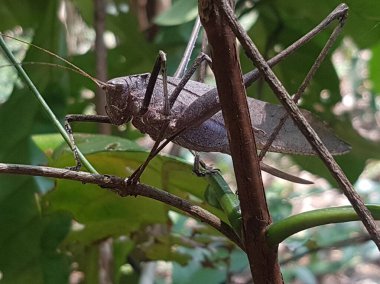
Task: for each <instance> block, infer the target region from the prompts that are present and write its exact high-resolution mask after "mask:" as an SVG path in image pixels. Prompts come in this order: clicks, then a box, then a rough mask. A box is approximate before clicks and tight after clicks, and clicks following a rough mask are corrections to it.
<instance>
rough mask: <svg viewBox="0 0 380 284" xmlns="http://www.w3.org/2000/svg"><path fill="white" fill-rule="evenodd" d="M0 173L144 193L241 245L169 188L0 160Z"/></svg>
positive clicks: (213, 219)
mask: <svg viewBox="0 0 380 284" xmlns="http://www.w3.org/2000/svg"><path fill="white" fill-rule="evenodd" d="M0 173H3V174H6V173H8V174H19V175H30V176H44V177H51V178H60V179H68V180H76V181H80V182H82V183H91V184H97V185H99V186H100V187H102V188H104V189H106V190H111V191H112V192H114V193H117V194H118V195H120V196H123V197H125V196H131V195H132V196H138V195H141V196H145V197H149V198H152V199H155V200H158V201H160V202H163V203H165V204H168V205H171V206H173V207H175V208H178V209H179V210H181V211H184V212H186V213H187V214H189V215H190V216H191V217H193V218H196V219H199V220H200V221H202V222H205V223H207V224H209V225H210V226H212V227H213V228H215V229H216V230H217V231H219V232H220V233H222V234H223V235H225V236H226V237H227V238H229V239H230V240H231V241H233V242H234V243H235V244H236V245H238V246H239V247H240V248H242V249H243V245H242V244H241V242H240V240H239V238H238V237H237V235H236V234H235V233H234V231H233V230H232V229H231V227H230V226H228V225H227V224H226V223H224V222H223V221H221V220H220V219H219V218H218V217H216V216H215V215H213V214H211V213H210V212H208V211H206V210H205V209H203V208H202V207H199V206H197V205H194V204H191V203H190V202H188V201H186V200H184V199H181V198H179V197H177V196H175V195H173V194H171V193H169V192H166V191H162V190H160V189H157V188H154V187H151V186H149V185H145V184H137V185H135V186H128V187H127V185H126V180H125V179H122V178H120V177H117V176H110V175H99V174H91V173H87V172H81V171H79V172H77V171H71V170H68V169H59V168H52V167H41V166H29V165H19V164H4V163H0Z"/></svg>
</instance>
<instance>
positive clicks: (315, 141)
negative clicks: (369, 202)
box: [218, 0, 380, 250]
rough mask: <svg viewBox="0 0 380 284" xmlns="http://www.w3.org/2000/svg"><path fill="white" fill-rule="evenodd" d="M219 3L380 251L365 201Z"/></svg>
mask: <svg viewBox="0 0 380 284" xmlns="http://www.w3.org/2000/svg"><path fill="white" fill-rule="evenodd" d="M218 2H219V4H220V11H221V12H222V13H223V14H224V15H225V17H226V19H227V20H228V23H229V25H230V26H231V28H232V29H233V30H234V33H235V35H236V36H237V38H238V39H239V42H240V43H241V44H242V46H243V48H244V50H245V52H246V54H247V55H248V56H249V58H250V59H251V60H252V61H253V63H254V64H255V66H256V67H257V68H258V69H259V70H260V72H261V73H262V75H263V76H264V77H265V80H266V81H267V83H268V85H269V86H270V87H271V89H272V90H273V92H274V93H275V94H276V96H277V97H278V99H279V100H280V102H281V103H282V104H283V106H284V107H285V109H286V110H287V111H288V113H289V114H290V116H291V117H292V119H293V120H294V122H295V124H296V125H297V126H298V128H299V129H300V131H301V132H302V133H303V134H304V136H305V137H306V139H307V140H308V141H309V143H310V144H311V145H312V147H313V149H314V150H315V151H316V152H317V153H318V155H319V156H320V157H321V159H322V161H323V162H324V164H325V165H326V167H327V168H328V169H329V171H330V173H331V175H332V176H333V177H334V178H335V180H336V181H337V182H338V184H339V186H340V188H341V189H342V191H343V193H344V194H345V195H346V197H347V199H348V200H349V201H350V203H351V204H352V207H353V208H354V209H355V211H356V212H357V214H358V215H359V216H360V219H361V220H362V222H363V224H364V226H365V227H366V229H367V231H368V233H369V234H370V236H371V238H372V240H373V241H374V242H375V244H376V246H377V247H378V249H379V250H380V234H379V232H378V230H377V226H376V223H375V220H374V219H373V217H372V215H371V213H370V212H369V210H368V209H367V208H366V207H365V205H364V202H363V201H362V200H361V198H360V196H359V194H357V192H356V191H355V189H354V188H353V186H352V185H351V183H350V181H349V180H348V178H347V177H346V176H345V174H344V173H343V171H342V169H341V168H340V166H339V165H338V164H337V162H336V161H335V160H334V158H333V156H332V155H331V153H330V152H329V151H328V149H327V148H326V146H325V145H324V144H323V142H322V141H321V139H320V138H319V137H318V135H317V133H316V132H315V131H314V130H313V128H312V127H311V126H310V124H309V123H308V121H307V120H306V119H305V117H304V116H303V114H302V113H301V111H300V110H299V108H298V106H297V105H296V104H295V103H294V102H293V101H292V99H291V98H290V96H289V94H288V92H287V91H286V89H285V88H284V86H283V85H282V84H281V82H280V81H279V80H278V78H277V77H276V75H275V74H274V73H273V71H272V69H271V68H270V67H269V65H268V63H267V62H266V61H265V60H264V58H263V57H262V56H261V54H260V52H259V51H258V49H257V47H256V46H255V44H254V43H253V42H252V40H251V39H250V38H249V36H248V35H247V33H246V32H245V31H244V29H243V28H242V27H241V26H240V24H239V23H238V21H237V20H236V17H235V15H234V13H233V10H232V9H231V8H230V7H229V6H228V3H227V2H226V0H218ZM336 10H342V11H346V12H347V11H348V7H347V5H345V4H341V5H339V6H338V7H337V8H336ZM345 18H346V14H344V15H343V16H342V19H341V20H342V21H344V19H345Z"/></svg>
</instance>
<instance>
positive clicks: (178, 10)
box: [154, 0, 198, 26]
mask: <svg viewBox="0 0 380 284" xmlns="http://www.w3.org/2000/svg"><path fill="white" fill-rule="evenodd" d="M197 15H198V5H197V1H196V0H178V1H177V2H175V3H174V4H173V5H172V6H171V7H170V8H169V10H167V11H165V12H164V13H162V14H161V15H159V16H157V17H156V18H155V20H154V23H156V24H157V25H162V26H175V25H180V24H183V23H187V22H190V21H191V20H194V19H195V18H196V16H197Z"/></svg>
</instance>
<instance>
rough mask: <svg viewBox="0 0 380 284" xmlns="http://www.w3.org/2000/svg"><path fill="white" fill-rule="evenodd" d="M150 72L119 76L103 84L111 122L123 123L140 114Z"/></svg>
mask: <svg viewBox="0 0 380 284" xmlns="http://www.w3.org/2000/svg"><path fill="white" fill-rule="evenodd" d="M148 79H149V73H145V74H138V75H131V76H125V77H119V78H114V79H111V80H109V81H108V82H107V83H106V84H104V85H102V89H103V90H104V92H105V93H106V112H107V115H108V116H109V118H110V119H111V122H112V123H113V124H115V125H121V124H124V123H126V122H128V121H130V120H131V119H132V118H133V116H136V115H138V114H139V111H140V108H141V103H142V100H143V96H144V91H145V89H146V85H147V82H148Z"/></svg>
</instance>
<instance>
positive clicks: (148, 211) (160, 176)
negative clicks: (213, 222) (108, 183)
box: [44, 135, 226, 244]
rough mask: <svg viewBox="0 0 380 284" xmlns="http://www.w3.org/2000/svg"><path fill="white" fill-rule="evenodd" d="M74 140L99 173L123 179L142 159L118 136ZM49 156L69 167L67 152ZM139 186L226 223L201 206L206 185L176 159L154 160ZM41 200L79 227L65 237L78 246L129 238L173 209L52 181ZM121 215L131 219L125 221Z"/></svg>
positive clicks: (135, 148)
mask: <svg viewBox="0 0 380 284" xmlns="http://www.w3.org/2000/svg"><path fill="white" fill-rule="evenodd" d="M76 141H77V145H78V147H79V148H80V149H81V150H82V151H83V153H84V154H85V155H86V156H87V157H88V159H89V160H90V162H91V163H92V164H93V165H94V166H95V168H96V169H97V170H98V171H99V172H100V173H104V174H111V175H117V176H121V177H128V176H129V175H130V174H131V173H132V172H133V171H134V170H135V169H136V168H137V167H138V166H139V165H141V164H142V162H143V161H144V160H145V158H146V157H147V152H145V151H142V150H141V148H140V147H138V146H137V145H136V144H135V143H133V142H130V141H128V140H126V139H122V138H119V137H111V136H102V135H77V136H76ZM53 157H54V159H55V160H54V161H52V162H51V166H55V167H65V166H69V165H73V157H72V153H71V152H70V151H69V150H68V149H67V148H66V146H63V147H61V148H58V149H57V150H56V152H55V153H54V155H53ZM141 182H142V183H147V184H149V185H152V186H154V187H157V188H161V189H164V190H167V191H169V192H171V193H173V194H175V195H177V196H180V197H182V198H185V199H190V200H191V201H192V202H193V203H195V204H198V205H201V206H202V207H204V208H206V209H207V210H210V211H211V212H213V213H214V214H217V215H218V216H219V217H221V218H222V219H224V220H226V217H225V215H224V214H223V213H222V212H221V211H220V210H218V209H216V208H213V207H212V206H210V205H207V204H204V203H203V202H202V199H203V194H204V191H205V189H206V186H207V183H206V182H205V180H204V179H200V178H198V177H196V176H195V175H194V174H192V171H191V165H189V164H188V163H186V162H184V161H182V160H181V159H178V158H172V157H165V156H158V157H156V158H155V159H153V160H152V161H151V163H150V164H149V167H148V168H147V169H146V171H145V172H144V174H143V175H142V177H141ZM44 200H45V201H46V202H47V204H49V206H48V209H49V211H56V210H66V211H69V212H70V213H71V214H72V215H73V217H74V218H75V220H77V221H78V222H79V223H81V224H83V225H85V228H84V229H83V230H79V231H76V232H73V234H72V235H71V238H72V240H74V239H75V240H76V241H80V242H83V243H84V244H86V243H90V242H93V241H96V240H99V239H102V238H105V237H110V236H119V235H123V234H124V235H125V234H129V233H131V232H133V231H135V230H138V229H139V228H140V227H141V226H145V225H146V224H154V223H161V224H164V223H167V222H168V216H167V213H168V210H169V209H173V208H170V207H168V206H167V205H165V204H162V203H160V202H157V201H155V200H152V199H148V198H145V197H139V196H138V197H126V198H122V197H120V196H117V195H115V194H114V193H112V192H110V191H107V190H106V189H102V188H99V187H98V186H94V185H88V184H86V185H84V184H81V183H79V182H73V181H66V180H58V181H57V182H56V187H55V189H54V190H53V191H52V192H50V193H49V194H47V195H46V196H45V197H44ZM175 210H177V209H175ZM126 216H134V217H133V218H127V219H126Z"/></svg>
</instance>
